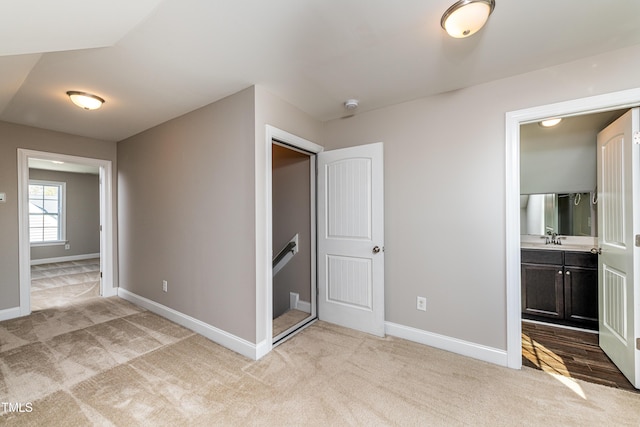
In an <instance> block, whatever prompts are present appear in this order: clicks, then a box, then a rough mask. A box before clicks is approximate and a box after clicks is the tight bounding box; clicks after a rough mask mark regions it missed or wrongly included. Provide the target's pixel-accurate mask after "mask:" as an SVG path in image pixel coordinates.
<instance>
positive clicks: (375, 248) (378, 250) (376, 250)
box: [373, 246, 380, 254]
mask: <svg viewBox="0 0 640 427" xmlns="http://www.w3.org/2000/svg"><path fill="white" fill-rule="evenodd" d="M378 252H380V246H374V247H373V253H374V254H377V253H378Z"/></svg>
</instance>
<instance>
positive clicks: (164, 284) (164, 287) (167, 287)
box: [162, 280, 169, 292]
mask: <svg viewBox="0 0 640 427" xmlns="http://www.w3.org/2000/svg"><path fill="white" fill-rule="evenodd" d="M168 289H169V285H168V284H167V281H166V280H163V281H162V290H163V291H164V292H167V291H168Z"/></svg>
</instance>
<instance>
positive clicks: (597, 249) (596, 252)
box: [589, 248, 602, 255]
mask: <svg viewBox="0 0 640 427" xmlns="http://www.w3.org/2000/svg"><path fill="white" fill-rule="evenodd" d="M589 252H591V253H592V254H594V255H596V254H597V255H601V254H602V248H591V250H590V251H589Z"/></svg>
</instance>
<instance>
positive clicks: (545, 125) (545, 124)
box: [539, 117, 562, 128]
mask: <svg viewBox="0 0 640 427" xmlns="http://www.w3.org/2000/svg"><path fill="white" fill-rule="evenodd" d="M561 121H562V119H561V118H560V117H556V118H554V119H547V120H543V121H541V122H540V123H539V124H540V126H542V127H543V128H550V127H553V126H556V125H557V124H558V123H560V122H561Z"/></svg>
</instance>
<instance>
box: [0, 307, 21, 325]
mask: <svg viewBox="0 0 640 427" xmlns="http://www.w3.org/2000/svg"><path fill="white" fill-rule="evenodd" d="M16 317H20V307H12V308H5V309H4V310H0V322H1V321H3V320H10V319H15V318H16Z"/></svg>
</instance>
